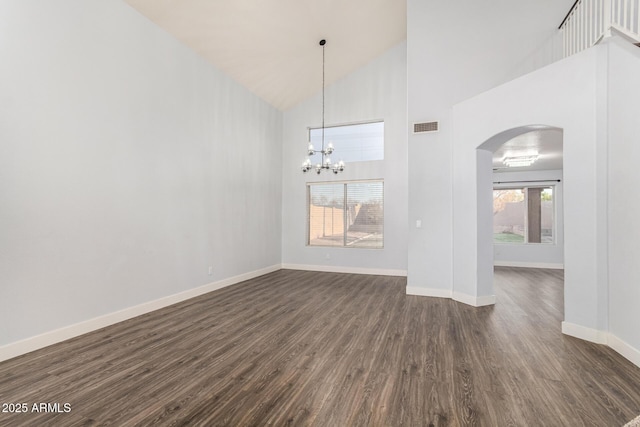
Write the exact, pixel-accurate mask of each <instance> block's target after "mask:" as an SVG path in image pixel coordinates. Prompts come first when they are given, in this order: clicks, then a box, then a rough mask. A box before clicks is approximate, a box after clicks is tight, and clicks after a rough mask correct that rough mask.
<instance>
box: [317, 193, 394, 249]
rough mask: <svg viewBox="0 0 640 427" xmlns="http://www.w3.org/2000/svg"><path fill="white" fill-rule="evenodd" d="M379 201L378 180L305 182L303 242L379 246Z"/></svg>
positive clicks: (381, 200) (381, 202)
mask: <svg viewBox="0 0 640 427" xmlns="http://www.w3.org/2000/svg"><path fill="white" fill-rule="evenodd" d="M345 201H346V203H345ZM383 205H384V197H383V182H382V181H350V182H342V183H333V182H332V183H318V184H315V183H313V184H312V183H310V184H307V206H308V224H307V225H308V227H307V245H309V246H339V247H350V248H382V247H383V235H384V233H383V229H384V207H383Z"/></svg>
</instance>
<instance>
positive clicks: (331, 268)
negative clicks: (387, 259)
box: [282, 264, 407, 277]
mask: <svg viewBox="0 0 640 427" xmlns="http://www.w3.org/2000/svg"><path fill="white" fill-rule="evenodd" d="M282 268H283V269H285V270H304V271H323V272H327V273H350V274H373V275H376V276H398V277H406V276H407V270H390V269H383V268H363V267H341V266H337V265H305V264H282Z"/></svg>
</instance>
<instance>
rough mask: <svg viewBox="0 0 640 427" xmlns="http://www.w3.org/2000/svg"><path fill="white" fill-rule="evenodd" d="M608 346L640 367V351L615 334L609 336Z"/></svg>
mask: <svg viewBox="0 0 640 427" xmlns="http://www.w3.org/2000/svg"><path fill="white" fill-rule="evenodd" d="M607 345H608V346H609V347H611V348H612V349H614V350H615V351H617V352H618V353H620V354H621V355H622V356H623V357H624V358H625V359H627V360H629V361H630V362H631V363H633V364H634V365H636V366H638V367H640V350H638V349H637V348H634V347H632V346H631V345H629V344H627V343H626V342H624V341H622V340H621V339H620V338H618V337H616V336H615V335H613V334H608V337H607Z"/></svg>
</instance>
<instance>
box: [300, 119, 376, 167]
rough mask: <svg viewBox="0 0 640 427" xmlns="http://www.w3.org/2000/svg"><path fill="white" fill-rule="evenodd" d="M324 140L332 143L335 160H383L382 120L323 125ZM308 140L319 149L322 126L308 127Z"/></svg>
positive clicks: (346, 161)
mask: <svg viewBox="0 0 640 427" xmlns="http://www.w3.org/2000/svg"><path fill="white" fill-rule="evenodd" d="M324 141H325V143H326V144H327V143H329V142H332V143H333V147H334V148H335V150H336V151H335V154H334V156H336V159H335V160H343V161H344V162H345V163H348V162H363V161H368V160H384V122H373V123H361V124H356V125H344V126H331V127H325V128H324ZM309 142H311V143H312V144H313V146H314V147H315V149H316V150H320V147H321V146H322V128H311V129H309Z"/></svg>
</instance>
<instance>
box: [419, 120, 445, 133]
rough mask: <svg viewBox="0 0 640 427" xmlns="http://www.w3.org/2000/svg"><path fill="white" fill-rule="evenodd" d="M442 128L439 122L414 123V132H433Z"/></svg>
mask: <svg viewBox="0 0 640 427" xmlns="http://www.w3.org/2000/svg"><path fill="white" fill-rule="evenodd" d="M439 129H440V123H439V122H422V123H414V124H413V133H431V132H438V130H439Z"/></svg>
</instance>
